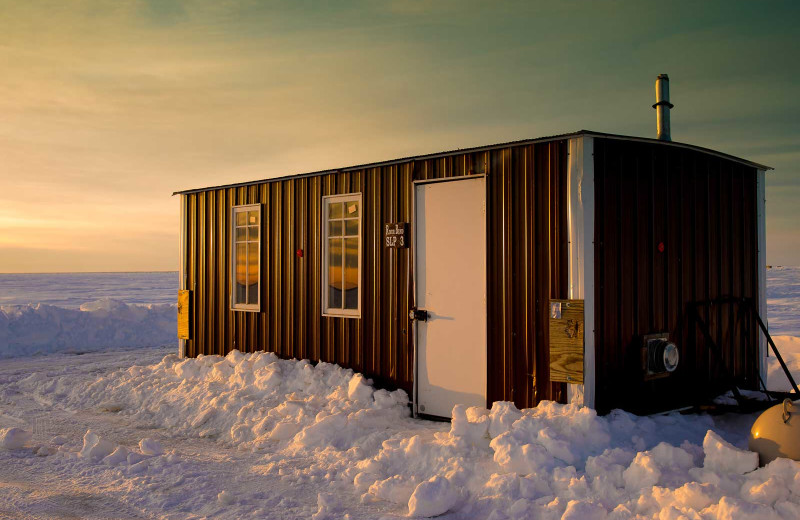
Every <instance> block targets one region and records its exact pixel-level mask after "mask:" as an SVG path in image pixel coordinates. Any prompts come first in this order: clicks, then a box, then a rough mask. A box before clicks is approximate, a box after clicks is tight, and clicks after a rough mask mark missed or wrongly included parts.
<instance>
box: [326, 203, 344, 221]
mask: <svg viewBox="0 0 800 520" xmlns="http://www.w3.org/2000/svg"><path fill="white" fill-rule="evenodd" d="M343 216H344V203H343V202H331V203H330V204H328V218H342V217H343Z"/></svg>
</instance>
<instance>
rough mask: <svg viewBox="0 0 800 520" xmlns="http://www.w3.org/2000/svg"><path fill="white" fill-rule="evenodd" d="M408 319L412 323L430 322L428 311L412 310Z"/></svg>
mask: <svg viewBox="0 0 800 520" xmlns="http://www.w3.org/2000/svg"><path fill="white" fill-rule="evenodd" d="M408 319H410V320H411V321H428V311H426V310H425V309H411V310H410V311H409V312H408Z"/></svg>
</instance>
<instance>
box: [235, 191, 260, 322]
mask: <svg viewBox="0 0 800 520" xmlns="http://www.w3.org/2000/svg"><path fill="white" fill-rule="evenodd" d="M231 309H234V310H240V311H256V312H257V311H259V310H261V204H248V205H246V206H234V207H233V208H231Z"/></svg>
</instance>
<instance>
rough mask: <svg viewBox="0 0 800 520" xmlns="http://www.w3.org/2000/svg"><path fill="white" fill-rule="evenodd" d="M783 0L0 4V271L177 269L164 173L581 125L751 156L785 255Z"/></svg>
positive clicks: (789, 86)
mask: <svg viewBox="0 0 800 520" xmlns="http://www.w3.org/2000/svg"><path fill="white" fill-rule="evenodd" d="M798 20H800V4H799V3H797V2H670V3H664V2H643V1H630V2H626V1H615V2H571V1H561V2H551V3H544V2H510V1H500V2H471V1H458V2H456V1H452V2H451V1H436V2H421V1H409V2H376V1H360V2H344V1H341V2H303V1H294V2H257V1H252V0H251V1H235V0H227V1H210V0H209V1H169V0H164V1H162V0H152V1H118V0H109V1H101V0H82V1H80V0H76V1H67V2H65V1H54V2H44V1H35V0H32V1H25V2H20V1H10V0H0V72H2V73H0V272H36V271H118V270H175V269H177V265H178V263H177V243H178V241H177V233H178V200H177V198H175V197H171V196H170V194H171V193H172V192H173V191H175V190H176V189H184V188H191V187H200V186H206V185H216V184H222V183H229V182H236V181H245V180H252V179H260V178H265V177H271V176H277V175H286V174H291V173H299V172H304V171H310V170H316V169H324V168H330V167H336V166H345V165H351V164H358V163H364V162H369V161H376V160H384V159H390V158H394V157H401V156H406V155H409V154H420V153H428V152H436V151H441V150H447V149H452V148H464V147H468V146H477V145H483V144H490V143H496V142H503V141H509V140H515V139H522V138H531V137H538V136H544V135H552V134H558V133H564V132H571V131H575V130H579V129H582V128H588V129H592V130H598V131H604V132H612V133H620V134H630V135H640V136H646V137H655V111H654V110H653V109H652V108H651V105H652V104H653V103H654V90H653V84H654V80H655V77H656V75H658V74H659V73H668V74H669V75H670V79H671V91H672V101H673V103H675V105H676V107H675V109H674V110H673V112H672V132H673V139H674V140H676V141H682V142H688V143H692V144H697V145H700V146H705V147H709V148H713V149H715V150H720V151H722V152H726V153H730V154H733V155H737V156H741V157H744V158H747V159H750V160H753V161H756V162H760V163H764V164H768V165H770V166H773V167H775V168H776V171H774V172H771V173H769V174H768V178H767V199H768V200H767V215H768V216H767V242H768V246H767V261H768V263H771V264H782V265H798V264H800V232H799V231H798V230H799V229H800V96H798V84H800V81H798V80H800V73H798V58H799V57H800V38H798V36H797V29H796V25H797V21H798Z"/></svg>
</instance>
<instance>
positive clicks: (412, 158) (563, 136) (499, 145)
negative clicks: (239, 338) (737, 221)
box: [172, 130, 775, 196]
mask: <svg viewBox="0 0 800 520" xmlns="http://www.w3.org/2000/svg"><path fill="white" fill-rule="evenodd" d="M579 136H587V137H599V138H603V139H617V140H622V141H637V142H643V143H654V144H661V145H665V146H676V147H679V148H686V149H689V150H695V151H699V152H703V153H707V154H710V155H714V156H717V157H720V158H722V159H728V160H731V161H735V162H738V163H740V164H744V165H747V166H750V167H753V168H756V169H759V170H765V171H766V170H774V169H775V168H773V167H771V166H766V165H763V164H759V163H756V162H753V161H748V160H747V159H742V158H741V157H736V156H734V155H729V154H726V153H724V152H718V151H716V150H712V149H710V148H704V147H702V146H697V145H693V144H689V143H681V142H677V141H662V140H659V139H653V138H650V137H636V136H629V135H621V134H609V133H605V132H596V131H593V130H578V131H577V132H570V133H566V134H558V135H552V136H548V137H538V138H534V139H521V140H518V141H508V142H504V143H497V144H490V145H484V146H475V147H471V148H458V149H455V150H448V151H444V152H436V153H429V154H422V155H414V156H409V157H401V158H398V159H390V160H387V161H379V162H372V163H365V164H357V165H354V166H346V167H343V168H330V169H327V170H318V171H313V172H306V173H296V174H289V175H280V176H277V177H268V178H266V179H257V180H252V181H244V182H234V183H229V184H221V185H218V186H208V187H203V188H192V189H187V190H180V191H175V192H173V193H172V195H173V196H175V195H189V194H192V193H200V192H203V191H211V190H222V189H229V188H240V187H247V186H253V185H256V184H264V183H269V182H279V181H283V180H287V179H302V178H306V177H316V176H319V175H326V174H330V173H341V172H348V171H354V170H364V169H367V168H380V167H382V166H389V165H393V164H403V163H408V162H412V161H419V160H428V159H436V158H438V157H446V156H448V155H454V154H459V153H478V152H485V151H489V150H495V149H498V148H508V147H510V146H525V145H529V144H536V143H544V142H548V141H560V140H563V139H569V138H572V137H579Z"/></svg>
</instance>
